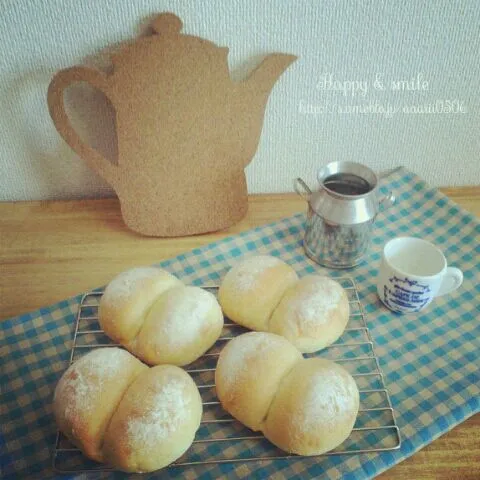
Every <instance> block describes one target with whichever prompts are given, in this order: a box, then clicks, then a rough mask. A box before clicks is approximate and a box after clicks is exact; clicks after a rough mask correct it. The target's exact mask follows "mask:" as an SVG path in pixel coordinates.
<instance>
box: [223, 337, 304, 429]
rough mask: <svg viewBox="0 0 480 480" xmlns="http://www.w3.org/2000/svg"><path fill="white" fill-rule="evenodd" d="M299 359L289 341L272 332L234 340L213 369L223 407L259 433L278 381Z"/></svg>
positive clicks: (300, 357)
mask: <svg viewBox="0 0 480 480" xmlns="http://www.w3.org/2000/svg"><path fill="white" fill-rule="evenodd" d="M301 360H302V355H301V353H300V352H299V351H298V350H297V349H296V348H295V347H294V346H293V345H292V344H291V343H290V342H288V341H287V340H285V338H283V337H280V336H278V335H274V334H272V333H263V332H250V333H246V334H244V335H240V336H238V337H236V338H234V339H233V340H231V341H230V342H228V344H227V345H226V346H225V348H224V349H223V350H222V352H221V353H220V356H219V358H218V362H217V368H216V370H215V388H216V393H217V396H218V398H219V400H220V402H221V404H222V406H223V408H225V410H227V411H228V412H229V413H230V414H231V415H232V416H234V417H235V418H236V419H238V420H240V421H241V422H242V423H243V424H245V425H246V426H247V427H249V428H251V429H252V430H254V431H257V430H260V429H261V428H262V425H263V421H264V419H265V417H266V415H267V411H268V408H269V406H270V404H271V402H272V400H273V398H274V396H275V394H276V392H277V389H278V387H279V383H280V381H281V380H282V378H283V377H284V376H285V375H286V374H287V373H288V372H289V371H290V370H291V369H292V367H293V366H294V365H295V363H296V362H298V361H301Z"/></svg>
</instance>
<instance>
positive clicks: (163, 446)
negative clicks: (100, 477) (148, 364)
mask: <svg viewBox="0 0 480 480" xmlns="http://www.w3.org/2000/svg"><path fill="white" fill-rule="evenodd" d="M201 417H202V400H201V397H200V394H199V392H198V388H197V386H196V385H195V383H194V382H193V380H192V379H191V377H190V376H189V375H188V374H187V373H186V372H185V371H184V370H182V369H181V368H179V367H176V366H173V365H159V366H156V367H153V368H150V369H149V370H147V371H146V372H144V373H142V374H141V375H139V376H138V377H137V378H136V380H135V381H134V382H133V383H132V385H131V386H130V388H129V389H128V390H127V392H126V394H125V396H124V397H123V398H122V400H121V402H120V404H119V406H118V408H117V409H116V411H115V413H114V414H113V417H112V420H111V422H110V425H109V426H108V430H107V432H106V434H105V438H104V444H103V450H104V452H105V458H106V460H107V461H108V462H109V463H111V464H112V465H115V467H117V468H119V469H120V470H124V471H127V472H151V471H153V470H158V469H160V468H163V467H165V466H167V465H169V464H170V463H172V462H173V461H175V460H176V459H177V458H179V457H180V456H181V455H183V453H185V451H186V450H187V449H188V448H189V447H190V445H191V444H192V442H193V439H194V437H195V432H196V431H197V430H198V427H199V426H200V420H201Z"/></svg>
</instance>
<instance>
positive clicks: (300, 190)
mask: <svg viewBox="0 0 480 480" xmlns="http://www.w3.org/2000/svg"><path fill="white" fill-rule="evenodd" d="M293 189H294V190H295V192H296V193H297V194H298V195H300V196H301V197H302V198H303V199H304V200H306V201H307V202H308V201H309V200H310V197H311V195H312V191H311V190H310V187H309V186H308V185H307V184H306V183H305V182H304V181H303V180H302V179H301V178H300V177H297V178H296V179H295V180H294V181H293Z"/></svg>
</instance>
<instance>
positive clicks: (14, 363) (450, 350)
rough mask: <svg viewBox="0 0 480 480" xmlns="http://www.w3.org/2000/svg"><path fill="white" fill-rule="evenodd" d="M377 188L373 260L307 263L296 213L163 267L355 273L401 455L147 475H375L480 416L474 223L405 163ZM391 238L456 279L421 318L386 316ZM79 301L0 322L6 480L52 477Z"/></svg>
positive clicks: (199, 279) (478, 249)
mask: <svg viewBox="0 0 480 480" xmlns="http://www.w3.org/2000/svg"><path fill="white" fill-rule="evenodd" d="M382 189H383V190H384V192H386V191H389V190H393V191H394V193H395V195H396V197H397V203H396V205H395V206H393V207H391V208H390V209H388V210H387V211H386V212H385V213H382V214H380V215H379V216H378V219H377V222H376V226H375V231H374V241H373V246H372V248H371V251H370V254H369V256H368V258H367V260H366V261H365V262H364V263H363V264H362V265H360V266H358V267H356V268H354V269H351V270H348V271H341V272H338V271H337V272H336V271H331V270H328V269H324V268H322V267H319V266H318V265H316V264H314V263H313V262H311V261H310V260H309V259H308V258H307V257H306V256H305V254H304V251H303V248H302V237H303V232H304V224H305V215H304V214H303V213H300V214H297V215H294V216H292V217H289V218H286V219H284V220H281V221H279V222H275V223H273V224H270V225H266V226H262V227H259V228H256V229H254V230H251V231H248V232H244V233H241V234H240V235H237V236H234V237H231V238H228V239H225V240H222V241H219V242H216V243H212V244H210V245H207V246H205V247H203V248H198V249H195V250H193V251H191V252H189V253H186V254H183V255H179V256H178V257H176V258H173V259H171V260H167V261H165V262H163V263H161V264H160V265H161V266H162V267H163V268H166V269H167V270H169V271H170V272H171V273H173V274H175V275H177V276H178V277H179V278H181V279H182V280H183V281H184V282H186V283H191V284H196V285H206V284H207V285H212V284H218V283H219V282H220V279H221V278H222V275H224V273H225V272H226V271H227V269H228V267H229V265H231V264H232V263H234V262H235V260H236V259H238V258H240V257H242V256H243V255H246V254H250V253H252V252H253V253H258V254H270V255H276V256H278V257H280V258H282V259H283V260H285V261H286V262H288V263H290V264H291V265H292V266H293V267H294V268H295V269H296V271H297V272H298V274H299V275H305V274H307V273H312V272H317V273H323V274H328V275H331V276H339V275H342V276H345V275H348V276H350V277H352V278H353V279H354V280H355V281H356V284H357V288H358V291H359V295H360V299H361V302H362V304H363V305H364V307H365V310H366V312H367V321H368V325H369V328H370V332H371V334H372V336H373V339H374V342H375V344H376V352H377V354H378V356H379V357H380V363H381V367H382V370H383V372H384V374H385V382H386V385H387V388H388V390H389V392H390V395H391V399H392V403H393V407H394V409H395V413H396V417H397V423H398V426H399V427H400V431H401V435H402V445H401V448H400V449H399V450H395V451H388V452H382V453H368V454H355V455H339V456H328V457H317V458H291V459H288V460H273V461H272V460H268V461H262V462H242V463H226V464H211V465H202V466H192V467H175V468H172V469H165V470H163V471H161V472H158V473H156V474H152V475H151V476H148V477H147V478H175V477H178V476H182V478H187V479H188V478H202V479H210V478H218V477H225V476H229V477H231V478H246V477H249V478H252V477H253V478H269V477H271V476H273V475H276V477H277V478H278V477H282V476H283V477H285V478H302V479H304V478H310V477H311V478H316V477H319V476H321V475H325V477H328V478H345V479H360V478H372V477H374V476H375V475H378V474H379V473H380V472H382V471H384V470H386V469H388V468H389V467H391V466H392V465H394V464H396V463H398V462H400V461H402V460H403V459H405V458H406V457H408V456H410V455H412V454H413V453H414V452H416V451H417V450H419V449H420V448H422V447H423V446H425V445H426V444H428V443H430V442H432V441H433V440H434V439H435V438H437V437H439V436H440V435H441V434H443V433H445V432H447V431H448V430H450V429H451V428H452V427H454V426H455V425H457V424H458V423H460V422H462V421H464V420H465V419H467V418H468V417H470V416H471V415H473V414H475V413H477V412H479V410H480V375H479V364H478V352H479V351H480V320H479V318H480V315H479V313H480V303H479V300H480V281H479V280H480V278H479V277H480V276H479V272H480V265H479V253H480V224H479V221H478V220H477V219H476V218H475V217H473V216H472V215H471V214H469V213H467V212H465V211H464V210H462V209H461V208H460V207H459V206H457V205H456V204H454V203H453V202H452V201H451V200H449V199H448V198H447V197H445V196H444V195H443V194H441V193H440V192H438V191H437V190H436V189H432V188H429V187H428V186H427V185H426V184H425V182H424V181H422V180H421V179H420V178H418V177H417V176H416V175H414V174H413V173H411V172H409V171H407V170H405V169H403V168H402V169H400V170H397V171H396V172H394V173H393V174H392V175H390V176H389V177H388V178H387V179H385V180H384V184H383V187H382ZM399 235H413V236H419V237H422V238H425V239H427V240H430V241H432V242H434V243H435V244H436V245H438V247H440V248H441V249H442V250H443V251H444V253H445V256H446V257H447V260H448V263H449V264H450V265H452V266H457V267H458V268H460V269H461V270H462V271H463V273H464V283H463V285H462V286H461V287H460V289H458V290H457V291H455V292H454V293H452V294H450V295H446V296H443V297H439V298H438V299H436V300H435V301H434V302H433V303H432V304H431V305H430V306H429V307H428V308H427V309H426V310H425V311H424V312H422V313H420V314H415V315H397V314H394V313H392V312H390V311H389V310H387V309H386V308H385V307H383V306H382V304H381V303H380V301H379V300H378V297H377V295H376V291H375V280H376V279H375V277H376V275H377V269H378V266H379V262H380V255H381V248H382V246H383V245H384V244H385V242H386V241H388V240H389V239H391V238H393V237H396V236H399ZM80 298H81V296H76V297H74V298H71V299H68V300H65V301H62V302H60V303H57V304H56V305H53V306H50V307H48V308H42V309H40V310H37V311H35V312H32V313H29V314H27V315H22V316H20V317H16V318H12V319H10V320H6V321H3V322H0V358H1V365H0V387H1V403H0V465H1V476H2V478H4V479H14V478H15V479H17V478H50V477H52V476H54V473H53V471H52V469H51V462H52V450H53V445H54V442H55V431H56V428H55V425H54V420H53V417H52V410H51V403H52V395H53V390H54V387H55V385H56V382H57V381H58V379H59V377H60V376H61V374H62V373H63V371H64V370H65V368H66V367H67V365H68V360H69V355H70V348H71V344H72V333H73V326H74V322H75V315H76V311H77V309H78V305H79V302H80ZM212 448H217V449H218V447H215V446H212ZM206 453H207V455H208V454H209V450H208V448H207V449H206ZM212 453H213V452H212ZM232 454H233V455H234V454H235V452H232ZM206 459H207V458H205V459H204V460H206ZM109 475H113V474H108V473H95V474H89V475H88V478H104V477H108V476H109ZM83 477H85V478H87V477H86V475H85V474H77V475H76V476H75V478H83Z"/></svg>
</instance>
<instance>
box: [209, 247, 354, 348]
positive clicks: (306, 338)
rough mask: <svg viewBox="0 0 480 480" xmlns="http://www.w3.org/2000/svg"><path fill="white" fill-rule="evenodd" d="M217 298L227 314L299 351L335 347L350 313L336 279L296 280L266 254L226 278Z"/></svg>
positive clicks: (282, 264)
mask: <svg viewBox="0 0 480 480" xmlns="http://www.w3.org/2000/svg"><path fill="white" fill-rule="evenodd" d="M218 300H219V302H220V305H221V307H222V309H223V312H224V313H225V315H226V316H227V317H228V318H230V319H231V320H232V321H234V322H236V323H238V324H240V325H243V326H244V327H247V328H249V329H251V330H257V331H265V332H272V333H276V334H278V335H282V336H283V337H285V338H287V339H288V340H289V341H290V342H291V343H293V344H294V345H295V346H296V347H297V348H298V349H299V350H300V351H301V352H304V353H311V352H316V351H318V350H321V349H322V348H325V347H327V346H328V345H331V344H332V343H334V342H335V341H336V340H337V339H338V338H339V337H340V335H341V334H342V333H343V331H344V330H345V327H346V325H347V323H348V318H349V315H350V307H349V302H348V296H347V294H346V292H345V290H344V289H343V288H342V286H341V285H340V284H339V283H338V282H336V281H335V280H333V279H331V278H329V277H326V276H319V275H307V276H305V277H302V278H301V279H299V278H298V276H297V274H296V272H295V270H294V269H293V268H292V267H291V266H290V265H288V264H287V263H285V262H283V261H282V260H280V259H279V258H276V257H272V256H268V255H257V256H252V257H247V258H245V259H243V260H242V261H240V262H239V263H238V264H236V265H235V266H233V267H232V268H231V269H230V270H229V271H228V273H227V274H226V275H225V277H224V278H223V280H222V283H221V285H220V289H219V292H218Z"/></svg>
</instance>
